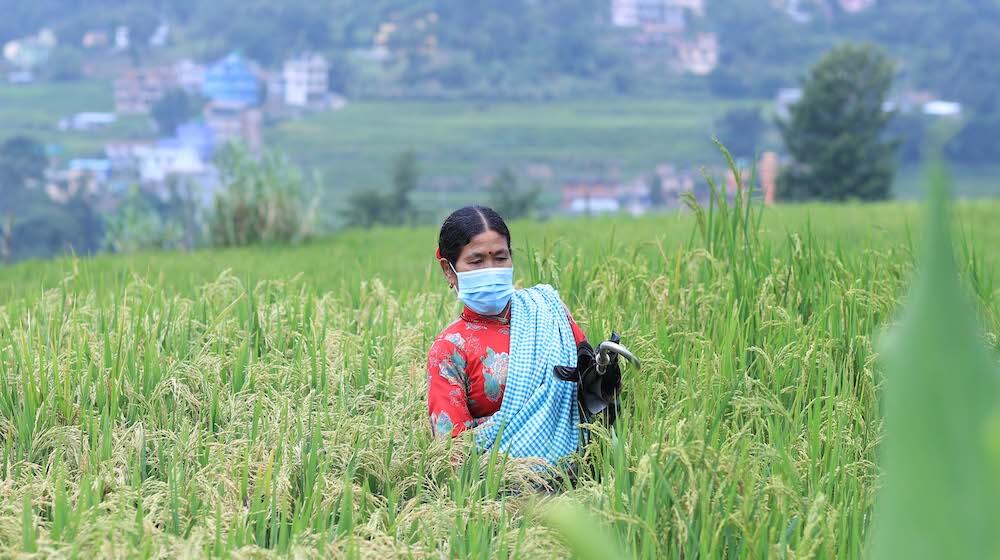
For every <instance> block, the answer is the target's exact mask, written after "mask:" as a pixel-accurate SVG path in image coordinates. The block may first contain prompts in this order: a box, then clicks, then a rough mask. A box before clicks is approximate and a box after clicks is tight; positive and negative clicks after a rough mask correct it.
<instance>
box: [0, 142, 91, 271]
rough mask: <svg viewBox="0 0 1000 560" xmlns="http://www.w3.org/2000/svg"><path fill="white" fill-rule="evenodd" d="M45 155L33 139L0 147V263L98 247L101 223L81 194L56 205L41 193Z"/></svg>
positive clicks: (4, 144)
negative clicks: (0, 259)
mask: <svg viewBox="0 0 1000 560" xmlns="http://www.w3.org/2000/svg"><path fill="white" fill-rule="evenodd" d="M47 166H48V157H47V156H46V155H45V149H44V148H43V147H42V145H41V144H40V143H39V142H38V141H37V140H35V139H33V138H30V137H26V136H15V137H13V138H8V139H7V140H5V141H4V142H3V144H0V228H2V232H0V235H2V238H3V241H2V246H0V249H2V250H0V253H2V254H0V257H2V260H3V261H8V260H17V259H23V258H29V257H47V256H50V255H53V254H56V253H59V252H63V251H65V250H71V251H75V252H78V253H83V254H86V253H90V252H92V251H95V250H96V249H97V248H98V241H99V239H100V236H101V235H102V230H101V221H100V218H98V216H97V214H96V213H95V212H94V210H93V209H92V208H91V207H90V205H89V201H88V200H86V199H85V197H84V195H83V194H82V193H78V194H77V195H75V196H73V197H72V198H71V199H70V200H68V201H66V202H64V203H62V204H59V203H56V202H54V201H52V200H51V199H50V198H49V197H48V195H46V193H45V191H44V188H43V187H44V185H43V179H44V176H45V168H46V167H47Z"/></svg>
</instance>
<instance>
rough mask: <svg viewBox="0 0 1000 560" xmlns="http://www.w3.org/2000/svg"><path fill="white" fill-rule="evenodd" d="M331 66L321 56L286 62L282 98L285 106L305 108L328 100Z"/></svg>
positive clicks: (299, 58) (308, 55)
mask: <svg viewBox="0 0 1000 560" xmlns="http://www.w3.org/2000/svg"><path fill="white" fill-rule="evenodd" d="M329 72H330V65H329V64H328V63H327V61H326V58H324V57H323V56H322V55H319V54H307V55H303V56H300V57H298V58H293V59H290V60H286V61H285V64H284V66H283V68H282V73H281V78H282V82H283V84H282V92H281V93H282V97H283V99H284V102H285V105H290V106H293V107H305V106H308V105H319V104H322V103H324V102H325V101H326V100H327V94H328V93H329V89H330V85H329V84H330V82H329Z"/></svg>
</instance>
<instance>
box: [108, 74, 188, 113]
mask: <svg viewBox="0 0 1000 560" xmlns="http://www.w3.org/2000/svg"><path fill="white" fill-rule="evenodd" d="M175 87H177V77H176V74H175V73H174V69H173V68H172V67H169V66H164V67H149V68H130V69H129V70H127V71H125V73H124V74H122V75H120V76H118V78H117V79H115V112H116V113H118V114H121V115H144V114H147V113H149V111H150V109H152V107H153V104H154V103H156V102H157V101H158V100H159V99H160V98H161V97H163V95H164V94H165V93H166V92H167V91H168V90H170V89H172V88H175Z"/></svg>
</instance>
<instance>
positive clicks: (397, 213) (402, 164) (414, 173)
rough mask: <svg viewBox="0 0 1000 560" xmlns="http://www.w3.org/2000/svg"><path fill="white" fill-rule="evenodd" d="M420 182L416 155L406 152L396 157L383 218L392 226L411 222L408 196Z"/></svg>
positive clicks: (411, 208)
mask: <svg viewBox="0 0 1000 560" xmlns="http://www.w3.org/2000/svg"><path fill="white" fill-rule="evenodd" d="M419 181H420V166H419V165H418V164H417V153H416V152H414V151H413V150H407V151H405V152H403V153H401V154H399V155H398V156H397V157H396V161H395V162H394V163H393V166H392V191H391V192H390V193H389V196H388V199H387V200H386V208H385V209H384V214H385V217H386V218H388V220H389V221H390V222H391V223H393V224H405V223H409V222H413V221H414V220H413V210H414V207H413V201H412V200H410V195H411V194H412V193H413V191H415V190H416V189H417V183H418V182H419Z"/></svg>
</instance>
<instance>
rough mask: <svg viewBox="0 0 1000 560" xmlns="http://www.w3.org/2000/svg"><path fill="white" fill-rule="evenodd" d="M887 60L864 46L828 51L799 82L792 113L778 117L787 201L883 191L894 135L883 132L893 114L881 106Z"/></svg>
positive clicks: (888, 82)
mask: <svg viewBox="0 0 1000 560" xmlns="http://www.w3.org/2000/svg"><path fill="white" fill-rule="evenodd" d="M893 73H894V69H893V63H892V61H891V60H890V59H889V57H888V56H887V55H886V54H885V53H884V52H883V51H881V50H879V49H877V48H876V47H873V46H870V45H863V46H856V45H843V46H840V47H837V48H835V49H833V50H832V51H830V52H829V53H827V54H826V55H825V56H824V57H823V58H822V59H821V60H820V61H819V62H818V63H817V64H816V66H814V67H813V69H812V70H811V71H810V72H809V77H808V79H807V80H806V81H805V84H804V85H803V94H802V99H801V101H799V102H798V103H796V104H795V105H793V106H792V108H791V118H790V119H789V120H788V121H779V122H778V127H779V128H780V130H781V135H782V137H783V138H784V141H785V148H786V149H787V150H788V153H789V155H790V156H791V157H792V159H793V160H794V161H793V163H792V164H791V165H789V166H788V167H786V168H785V169H783V170H782V172H781V175H780V176H779V179H778V193H779V196H780V197H782V198H785V199H789V200H808V199H826V200H848V199H860V200H878V199H884V198H887V197H888V196H889V189H890V187H891V185H892V178H893V174H894V165H895V150H896V144H895V142H892V141H889V140H886V139H885V130H886V127H887V125H888V124H889V122H890V120H891V119H892V114H891V113H888V112H886V111H885V110H884V109H883V106H884V103H885V101H886V98H887V95H888V93H889V88H890V87H891V86H892V79H893Z"/></svg>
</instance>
